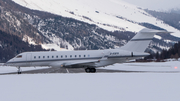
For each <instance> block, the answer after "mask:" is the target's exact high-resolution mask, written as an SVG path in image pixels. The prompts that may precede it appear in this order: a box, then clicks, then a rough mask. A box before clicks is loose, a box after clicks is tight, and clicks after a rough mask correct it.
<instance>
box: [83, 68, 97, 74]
mask: <svg viewBox="0 0 180 101" xmlns="http://www.w3.org/2000/svg"><path fill="white" fill-rule="evenodd" d="M85 71H86V73H95V72H96V69H95V68H86V69H85Z"/></svg>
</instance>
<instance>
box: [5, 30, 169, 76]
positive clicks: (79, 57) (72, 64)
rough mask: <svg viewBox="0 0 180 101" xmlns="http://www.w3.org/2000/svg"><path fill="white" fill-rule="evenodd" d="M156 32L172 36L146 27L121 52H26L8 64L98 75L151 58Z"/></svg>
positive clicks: (121, 48) (119, 50) (110, 50)
mask: <svg viewBox="0 0 180 101" xmlns="http://www.w3.org/2000/svg"><path fill="white" fill-rule="evenodd" d="M157 33H170V32H167V31H165V30H153V29H147V28H144V29H142V30H141V31H140V32H138V33H137V34H136V35H135V36H134V37H133V38H132V39H131V40H130V41H129V42H128V43H127V44H126V45H125V46H122V47H120V48H118V49H105V50H81V51H49V52H48V51H45V52H24V53H21V54H18V55H17V56H16V57H14V58H13V59H10V60H9V61H8V62H7V63H6V65H8V66H16V67H17V68H18V74H20V73H21V69H20V67H30V66H33V67H34V66H50V67H53V68H85V71H86V72H87V73H95V72H96V69H95V68H97V67H104V66H108V65H112V64H115V63H124V62H127V61H129V60H132V59H137V58H141V57H145V56H148V55H149V53H145V52H144V51H145V49H146V48H147V46H148V44H149V43H150V41H151V40H152V39H153V37H154V35H155V34H157Z"/></svg>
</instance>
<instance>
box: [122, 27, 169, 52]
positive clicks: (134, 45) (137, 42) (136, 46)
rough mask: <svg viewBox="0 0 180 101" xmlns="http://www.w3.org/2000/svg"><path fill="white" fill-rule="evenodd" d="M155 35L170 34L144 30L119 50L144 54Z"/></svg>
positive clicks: (163, 31) (162, 31) (161, 31)
mask: <svg viewBox="0 0 180 101" xmlns="http://www.w3.org/2000/svg"><path fill="white" fill-rule="evenodd" d="M157 33H171V32H167V31H165V30H154V29H148V28H144V29H142V30H141V31H140V32H138V33H137V34H136V35H135V36H134V37H133V38H132V39H131V40H130V41H129V42H128V43H127V44H126V45H125V46H122V47H121V48H120V49H123V50H128V51H132V52H134V51H135V52H144V51H145V50H146V48H147V47H148V45H149V43H150V41H151V40H152V39H153V37H154V35H155V34H157Z"/></svg>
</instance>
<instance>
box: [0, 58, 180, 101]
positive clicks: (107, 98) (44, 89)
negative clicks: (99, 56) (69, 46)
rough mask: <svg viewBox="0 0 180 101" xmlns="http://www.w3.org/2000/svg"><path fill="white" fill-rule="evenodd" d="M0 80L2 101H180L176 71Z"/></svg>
mask: <svg viewBox="0 0 180 101" xmlns="http://www.w3.org/2000/svg"><path fill="white" fill-rule="evenodd" d="M173 66H177V68H171V67H173ZM179 66H180V64H179V62H178V61H175V62H165V63H128V64H122V65H120V64H116V65H115V66H108V67H107V69H110V68H112V69H118V70H121V69H120V68H123V70H125V67H126V68H127V69H126V70H136V69H137V70H141V69H143V68H144V69H143V71H144V70H146V69H147V70H146V71H148V70H149V69H150V68H153V70H156V71H161V70H164V69H166V71H169V70H171V69H173V70H176V71H179ZM142 67H143V68H142ZM2 68H3V69H4V68H5V67H3V66H1V67H0V71H1V70H2ZM7 68H10V67H7ZM11 68H12V67H11ZM130 68H131V69H130ZM7 70H8V69H7ZM150 71H151V70H150ZM9 72H11V71H9ZM0 80H1V83H0V100H1V101H19V100H20V101H180V96H179V93H180V73H178V72H176V73H157V72H156V73H155V72H148V73H137V72H136V73H77V74H76V73H65V74H21V75H17V74H15V75H1V76H0Z"/></svg>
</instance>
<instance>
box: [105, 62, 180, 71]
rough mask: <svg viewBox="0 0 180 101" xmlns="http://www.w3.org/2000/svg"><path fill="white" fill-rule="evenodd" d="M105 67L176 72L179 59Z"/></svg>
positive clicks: (179, 69)
mask: <svg viewBox="0 0 180 101" xmlns="http://www.w3.org/2000/svg"><path fill="white" fill-rule="evenodd" d="M102 68H103V67H102ZM105 69H111V70H124V71H147V72H148V71H149V72H153V71H156V72H165V71H167V72H169V71H177V72H178V71H180V61H169V62H148V63H124V64H114V65H112V66H108V67H105Z"/></svg>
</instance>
